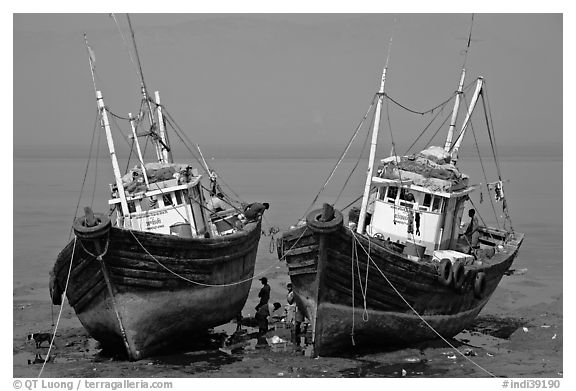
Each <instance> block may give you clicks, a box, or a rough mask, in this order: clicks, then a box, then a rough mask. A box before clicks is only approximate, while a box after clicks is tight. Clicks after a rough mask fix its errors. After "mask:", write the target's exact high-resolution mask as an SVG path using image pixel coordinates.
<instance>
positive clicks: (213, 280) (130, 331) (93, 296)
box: [54, 222, 260, 360]
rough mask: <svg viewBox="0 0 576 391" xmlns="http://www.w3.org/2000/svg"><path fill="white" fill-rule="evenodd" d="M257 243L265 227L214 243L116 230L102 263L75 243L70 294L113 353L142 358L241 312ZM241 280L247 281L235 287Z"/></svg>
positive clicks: (59, 278)
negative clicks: (125, 353) (107, 278)
mask: <svg viewBox="0 0 576 391" xmlns="http://www.w3.org/2000/svg"><path fill="white" fill-rule="evenodd" d="M259 239H260V222H258V223H251V224H248V225H247V226H246V227H245V230H244V231H241V232H239V233H236V234H233V235H229V236H224V237H219V238H214V239H183V238H178V237H174V236H170V235H158V234H150V233H143V232H138V231H127V230H122V229H118V228H111V230H110V236H109V244H108V248H107V251H106V253H105V255H104V256H103V257H102V263H101V262H100V261H98V260H97V259H96V258H95V257H94V256H92V255H91V254H93V255H97V254H95V253H94V252H93V251H91V250H92V248H90V249H88V247H89V245H90V244H89V243H81V242H80V239H78V240H77V241H76V245H75V249H74V259H73V262H72V270H71V272H70V280H69V283H68V289H67V292H66V296H67V298H68V301H69V303H70V305H71V306H72V307H73V308H74V310H75V312H76V314H77V316H78V318H79V319H80V322H81V323H82V325H83V326H84V327H85V328H86V330H87V331H88V332H89V333H90V335H91V336H92V337H94V338H95V339H96V340H98V341H100V342H101V343H102V344H103V346H104V347H110V348H113V349H118V348H119V347H122V346H123V345H124V346H126V345H128V346H129V348H126V350H128V355H129V357H130V358H131V359H135V360H137V359H141V358H143V357H146V356H150V355H154V354H156V353H159V352H162V351H164V350H166V349H168V348H170V347H177V346H178V345H180V346H182V341H183V338H185V340H189V339H190V333H194V332H197V331H205V330H207V329H209V328H211V327H215V326H218V325H221V324H224V323H227V322H228V321H230V320H231V319H233V318H234V317H235V316H236V315H237V314H238V313H240V312H241V310H242V308H243V306H244V304H245V302H246V299H247V297H248V293H249V290H250V286H251V278H252V277H253V274H254V265H255V262H256V252H257V248H258V242H259ZM85 246H86V247H85ZM142 246H143V247H144V248H145V249H146V250H144V249H143V248H142ZM73 247H74V241H71V242H70V243H69V244H68V245H67V246H66V247H65V248H64V249H63V250H62V252H61V253H60V254H59V256H58V259H57V261H56V264H55V266H54V272H55V275H56V282H57V284H58V285H59V287H60V289H61V291H63V288H64V286H65V285H66V277H67V275H68V270H69V267H70V259H71V257H72V251H73ZM86 250H88V251H86ZM151 255H152V256H153V257H154V259H156V260H154V259H153V258H152V256H151ZM159 263H161V264H162V265H164V266H165V267H163V266H161V265H160V264H159ZM103 265H104V267H105V269H106V272H107V275H108V276H109V282H110V289H111V291H112V292H113V297H111V296H110V294H109V292H110V290H109V289H108V286H107V283H106V278H105V276H104V274H105V273H104V270H103ZM166 268H167V269H169V270H170V271H168V270H166ZM175 274H177V275H175ZM179 276H180V277H179ZM184 279H188V280H190V281H193V282H196V283H200V284H206V285H223V286H203V285H199V284H196V283H192V282H189V281H186V280H184ZM239 281H244V282H242V283H240V284H234V283H236V282H239ZM227 284H230V285H227ZM115 309H117V311H118V313H117V314H116V311H115ZM118 318H120V320H119V319H118ZM120 324H122V327H123V329H124V330H122V328H121V326H120ZM123 331H124V336H125V337H124V338H123Z"/></svg>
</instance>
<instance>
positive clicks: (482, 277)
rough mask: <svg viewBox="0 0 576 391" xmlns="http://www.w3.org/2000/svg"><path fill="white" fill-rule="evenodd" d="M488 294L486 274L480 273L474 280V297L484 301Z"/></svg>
mask: <svg viewBox="0 0 576 391" xmlns="http://www.w3.org/2000/svg"><path fill="white" fill-rule="evenodd" d="M485 294H486V274H485V273H484V272H478V273H477V274H476V278H475V279H474V296H475V297H476V298H478V299H483V298H484V295H485Z"/></svg>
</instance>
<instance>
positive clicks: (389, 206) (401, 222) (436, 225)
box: [366, 151, 476, 257]
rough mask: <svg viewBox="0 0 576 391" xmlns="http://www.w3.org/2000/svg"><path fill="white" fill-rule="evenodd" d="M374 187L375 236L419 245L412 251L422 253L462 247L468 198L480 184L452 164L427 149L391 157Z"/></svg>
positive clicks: (371, 226)
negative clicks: (434, 155)
mask: <svg viewBox="0 0 576 391" xmlns="http://www.w3.org/2000/svg"><path fill="white" fill-rule="evenodd" d="M372 187H373V188H375V189H376V192H375V194H374V195H373V197H372V198H371V203H370V206H369V211H371V218H370V222H369V224H368V225H367V226H366V232H367V233H368V234H369V235H370V236H373V237H377V238H379V239H383V240H389V241H393V242H396V243H400V244H403V245H405V246H407V247H409V248H415V249H416V250H415V252H414V253H411V255H417V256H419V257H422V256H426V255H428V256H434V252H435V251H438V250H456V249H457V248H458V246H457V242H458V238H459V234H460V233H462V232H461V228H460V227H461V224H462V217H463V214H464V207H465V202H466V200H468V195H469V194H470V193H471V192H473V191H474V190H475V189H476V187H475V186H469V185H468V177H467V176H466V175H464V174H461V173H460V172H459V171H458V170H457V169H456V168H455V167H454V166H453V165H451V164H449V163H446V162H445V161H440V163H438V160H437V159H433V158H432V157H431V156H429V155H427V154H426V151H423V152H421V153H420V154H417V155H412V156H405V157H401V158H400V157H392V158H387V159H384V160H382V162H381V166H380V167H379V170H378V176H374V177H373V178H372ZM409 254H410V253H409Z"/></svg>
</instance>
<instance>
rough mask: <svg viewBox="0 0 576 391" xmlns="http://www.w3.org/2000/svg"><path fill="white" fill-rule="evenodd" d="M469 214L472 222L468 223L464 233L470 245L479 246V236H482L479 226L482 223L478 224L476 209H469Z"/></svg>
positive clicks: (472, 246)
mask: <svg viewBox="0 0 576 391" xmlns="http://www.w3.org/2000/svg"><path fill="white" fill-rule="evenodd" d="M468 216H469V217H470V223H469V224H468V227H467V228H466V232H464V235H465V236H466V238H467V240H468V243H469V244H470V247H471V248H473V249H474V248H476V247H478V238H479V237H480V232H478V228H479V227H480V225H479V224H478V217H476V211H475V210H474V209H470V210H469V211H468Z"/></svg>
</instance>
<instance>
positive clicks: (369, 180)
mask: <svg viewBox="0 0 576 391" xmlns="http://www.w3.org/2000/svg"><path fill="white" fill-rule="evenodd" d="M387 69H388V61H386V66H385V67H384V70H383V71H382V79H381V80H380V90H379V91H378V103H377V104H376V112H375V114H374V127H373V128H372V141H371V144H370V157H369V158H368V171H367V174H366V184H365V185H364V195H363V196H362V206H361V208H360V216H359V217H358V227H357V229H356V232H358V233H359V234H362V233H364V220H366V209H367V208H368V197H369V196H370V185H371V184H372V173H373V171H374V157H375V156H376V145H377V144H378V129H379V127H380V112H381V111H382V100H383V99H384V85H385V84H386V70H387Z"/></svg>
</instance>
